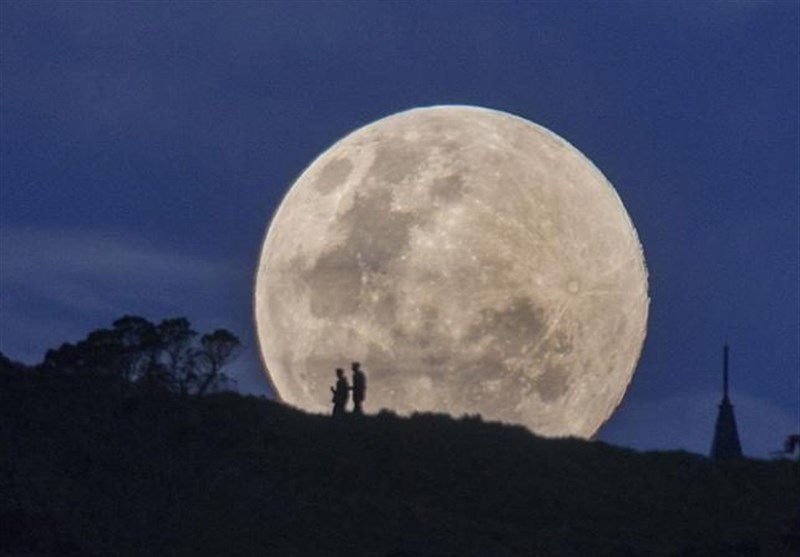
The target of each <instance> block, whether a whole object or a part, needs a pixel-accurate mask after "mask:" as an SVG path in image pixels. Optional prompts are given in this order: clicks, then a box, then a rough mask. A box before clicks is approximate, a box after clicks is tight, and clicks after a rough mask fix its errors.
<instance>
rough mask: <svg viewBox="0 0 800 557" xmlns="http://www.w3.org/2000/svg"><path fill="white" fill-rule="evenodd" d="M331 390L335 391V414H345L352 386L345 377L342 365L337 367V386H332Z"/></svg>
mask: <svg viewBox="0 0 800 557" xmlns="http://www.w3.org/2000/svg"><path fill="white" fill-rule="evenodd" d="M331 392H332V393H333V401H332V402H333V415H334V416H343V415H344V413H345V407H347V399H348V398H349V396H350V386H349V385H348V384H347V379H345V377H344V370H343V369H342V368H340V367H338V368H336V387H331Z"/></svg>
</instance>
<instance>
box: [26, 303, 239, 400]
mask: <svg viewBox="0 0 800 557" xmlns="http://www.w3.org/2000/svg"><path fill="white" fill-rule="evenodd" d="M240 348H241V343H240V342H239V339H238V338H237V337H236V335H234V334H233V333H231V332H230V331H228V330H226V329H217V330H215V331H214V332H212V333H208V334H205V335H203V336H202V337H199V340H198V333H197V331H195V330H194V329H192V326H191V324H190V322H189V320H188V319H186V318H185V317H178V318H172V319H164V320H162V321H161V322H160V323H159V324H158V325H155V324H153V323H152V322H151V321H149V320H147V319H145V318H144V317H140V316H136V315H125V316H123V317H121V318H119V319H117V320H116V321H114V323H113V324H112V327H111V328H110V329H106V328H104V329H97V330H95V331H92V332H90V333H89V334H88V335H87V336H86V338H85V339H84V340H81V341H79V342H77V343H75V344H72V343H64V344H62V345H61V346H60V347H59V348H57V349H53V350H48V351H47V353H46V354H45V357H44V360H43V361H42V363H41V364H39V366H37V367H38V369H39V370H40V371H42V372H45V373H57V374H60V375H89V376H96V377H98V378H101V377H102V378H105V379H108V380H111V381H113V382H117V383H118V385H119V389H120V392H125V391H127V389H128V387H129V386H130V385H133V384H136V385H138V387H139V389H138V390H139V391H141V392H144V393H150V394H153V393H156V392H166V391H171V392H176V393H178V394H180V395H189V394H200V395H202V394H206V393H209V392H212V391H215V390H219V389H220V388H222V387H225V386H226V385H229V384H230V383H231V380H230V379H229V378H228V377H227V376H226V375H225V374H224V373H223V372H222V369H223V367H224V366H225V365H227V364H229V363H230V362H232V361H233V360H234V359H235V358H236V356H238V353H239V349H240Z"/></svg>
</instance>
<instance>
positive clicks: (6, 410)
mask: <svg viewBox="0 0 800 557" xmlns="http://www.w3.org/2000/svg"><path fill="white" fill-rule="evenodd" d="M0 424H2V425H0V431H1V432H2V435H1V436H0V443H2V445H1V446H0V454H2V458H0V494H2V497H0V525H1V526H0V528H1V529H2V535H1V536H0V540H2V541H0V554H2V555H40V556H55V555H59V556H69V555H71V556H73V557H78V556H106V555H116V556H120V557H126V556H175V557H178V556H184V555H185V556H201V555H208V556H217V555H220V556H222V555H224V556H243V557H244V556H268V555H269V556H275V555H297V556H315V555H320V556H337V555H343V556H344V555H347V556H358V555H364V556H367V555H369V556H387V557H388V556H394V557H422V556H431V557H432V556H445V555H446V556H456V555H459V556H461V555H463V556H506V555H509V556H510V555H525V556H528V555H530V556H551V555H552V556H572V555H575V556H578V555H580V556H586V555H601V556H602V555H608V556H611V555H623V556H632V555H642V556H644V555H648V556H678V555H681V556H689V555H693V556H701V555H709V556H710V555H763V556H772V555H776V556H780V555H786V556H789V555H793V554H794V551H796V549H797V546H796V545H795V546H794V547H793V546H792V544H797V543H798V529H797V528H798V525H797V523H796V520H797V518H798V515H797V514H796V513H797V512H798V501H799V500H800V467H799V466H798V464H797V463H792V462H788V461H780V462H763V461H754V460H747V459H744V460H740V461H735V462H729V463H724V464H717V463H713V462H710V461H709V460H707V459H705V458H703V457H700V456H697V455H692V454H688V453H683V452H664V453H643V454H640V453H636V452H634V451H631V450H625V449H620V448H615V447H611V446H608V445H604V444H602V443H597V442H585V441H580V440H574V439H564V440H547V439H542V438H538V437H536V436H534V435H532V434H530V433H529V432H527V431H526V430H525V429H523V428H520V427H512V426H504V425H499V424H492V423H484V422H482V421H481V420H480V418H478V417H465V418H462V419H458V420H456V419H452V418H449V417H446V416H440V415H416V416H412V417H410V418H400V417H397V416H394V415H392V414H390V413H387V412H383V413H379V414H378V415H375V416H365V417H363V418H356V417H347V418H346V419H343V420H333V419H331V418H329V417H327V416H315V415H308V414H305V413H302V412H299V411H296V410H293V409H290V408H287V407H285V406H282V405H280V404H278V403H275V402H272V401H269V400H265V399H258V398H254V397H247V396H241V395H238V394H235V393H217V394H208V393H203V394H202V395H201V393H199V392H196V393H194V394H191V393H183V394H182V393H181V391H176V390H171V389H163V390H147V389H144V390H143V389H134V388H130V389H120V388H119V386H118V384H117V383H116V380H111V379H109V377H108V375H107V374H106V375H103V374H101V375H97V374H91V373H67V372H62V371H59V370H58V369H55V368H46V369H44V368H38V369H26V368H25V367H24V366H21V365H19V364H14V363H13V362H11V361H9V360H8V359H5V358H0ZM793 521H794V522H793Z"/></svg>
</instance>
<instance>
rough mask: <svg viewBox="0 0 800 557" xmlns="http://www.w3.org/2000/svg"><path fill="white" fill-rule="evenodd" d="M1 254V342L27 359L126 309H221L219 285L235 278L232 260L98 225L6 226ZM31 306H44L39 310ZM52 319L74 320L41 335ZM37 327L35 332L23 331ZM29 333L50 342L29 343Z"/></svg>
mask: <svg viewBox="0 0 800 557" xmlns="http://www.w3.org/2000/svg"><path fill="white" fill-rule="evenodd" d="M0 259H2V261H3V265H2V268H0V277H1V278H0V280H1V281H2V284H3V290H2V292H1V293H0V308H2V312H0V330H2V332H3V334H2V338H3V347H2V349H3V350H8V352H9V355H10V356H11V357H19V358H20V359H23V360H26V361H31V359H36V358H39V357H40V356H41V354H42V352H43V351H44V350H45V349H47V348H51V347H53V346H54V345H57V343H60V342H62V341H64V340H70V339H73V340H74V336H75V335H76V334H81V333H86V332H88V331H89V330H90V329H91V328H94V327H98V326H105V325H108V324H109V323H110V322H111V321H113V320H114V319H116V318H117V317H119V316H121V315H123V314H125V313H137V312H138V313H142V314H145V315H148V316H152V315H156V316H157V317H156V318H161V317H167V316H171V315H173V314H176V313H180V312H181V311H185V308H187V307H194V308H196V307H202V308H203V310H204V313H205V314H206V315H213V314H214V313H215V312H217V313H222V314H224V313H227V311H228V307H226V306H227V303H228V302H229V301H228V300H225V299H221V296H220V291H224V290H225V283H230V282H231V281H233V280H234V279H235V272H234V271H233V269H235V266H233V265H226V264H224V263H221V262H216V261H207V260H202V259H197V258H191V257H187V256H185V255H181V254H175V253H169V252H165V251H163V250H159V249H156V248H154V247H152V246H147V245H142V244H140V243H138V242H136V241H135V240H131V239H127V238H121V237H115V236H111V235H105V234H103V233H98V232H93V233H89V232H83V231H73V230H55V229H54V230H47V229H33V228H14V227H6V226H4V227H3V228H2V229H0ZM37 307H43V308H44V307H46V308H48V309H47V310H43V311H42V312H41V314H39V315H38V317H37V316H35V308H37ZM53 309H55V310H56V311H55V312H53ZM32 310H33V311H34V313H33V314H32ZM190 317H191V316H190ZM52 322H55V323H57V324H60V325H56V327H55V329H56V330H59V331H61V330H63V331H66V330H68V329H69V326H68V325H67V324H68V323H71V324H72V325H73V326H75V327H74V328H72V330H71V331H70V333H71V334H69V335H68V336H62V337H58V336H55V335H54V334H46V335H44V338H42V334H41V333H42V331H43V330H44V331H47V330H50V329H51V327H52V325H51V323H52ZM37 327H38V328H39V330H38V331H37V334H36V335H28V334H26V333H30V332H33V331H32V330H31V329H35V328H37ZM54 332H55V331H54ZM31 338H37V340H39V341H40V342H41V341H45V342H46V343H49V344H47V345H39V346H32V345H31V344H30V340H29V339H31Z"/></svg>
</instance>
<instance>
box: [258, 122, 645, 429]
mask: <svg viewBox="0 0 800 557" xmlns="http://www.w3.org/2000/svg"><path fill="white" fill-rule="evenodd" d="M648 305H649V298H648V294H647V270H646V267H645V263H644V256H643V252H642V248H641V245H640V243H639V239H638V237H637V234H636V230H635V229H634V227H633V225H632V223H631V220H630V218H629V217H628V214H627V212H626V211H625V208H624V207H623V204H622V202H621V201H620V199H619V197H618V195H617V193H616V192H615V190H614V188H613V187H612V186H611V184H610V183H609V182H608V180H606V178H605V177H604V176H603V174H602V173H601V172H600V171H599V170H598V169H597V168H596V167H595V166H594V165H593V164H592V163H591V162H590V161H589V160H588V159H587V158H586V157H585V156H583V155H582V154H581V153H580V152H579V151H578V150H577V149H575V148H574V147H573V146H572V145H570V144H569V143H567V142H566V141H565V140H564V139H562V138H561V137H559V136H557V135H556V134H554V133H553V132H551V131H549V130H547V129H545V128H543V127H542V126H539V125H537V124H534V123H532V122H529V121H527V120H525V119H522V118H519V117H516V116H512V115H510V114H507V113H504V112H499V111H496V110H489V109H485V108H479V107H469V106H435V107H429V108H418V109H413V110H408V111H405V112H400V113H398V114H394V115H392V116H388V117H386V118H383V119H381V120H378V121H376V122H374V123H372V124H370V125H367V126H365V127H363V128H361V129H358V130H356V131H354V132H353V133H351V134H350V135H348V136H346V137H345V138H343V139H341V140H340V141H338V142H337V143H336V144H334V145H333V146H332V147H330V148H329V149H328V150H327V151H325V152H324V153H323V154H322V155H320V156H319V157H318V158H317V159H316V160H315V161H314V162H313V163H312V164H311V165H310V166H309V167H308V168H307V169H306V170H305V171H304V172H303V174H302V175H301V176H300V177H299V178H298V179H297V181H296V182H295V183H294V185H293V186H292V187H291V189H290V190H289V192H288V193H287V194H286V196H285V198H284V200H283V202H282V203H281V205H280V207H279V209H278V210H277V212H276V213H275V215H274V217H273V219H272V222H271V224H270V226H269V229H268V232H267V236H266V239H265V241H264V245H263V249H262V253H261V259H260V262H259V267H258V272H257V277H256V285H255V318H256V326H257V330H258V338H259V344H260V347H261V352H262V356H263V360H264V363H265V365H266V367H267V370H268V372H267V373H268V375H269V378H270V379H271V382H272V384H273V386H274V388H275V390H276V391H277V394H278V396H279V397H280V398H281V400H283V401H284V402H287V403H289V404H292V405H294V406H297V407H300V408H303V409H305V410H309V411H318V412H323V411H324V412H328V411H330V408H331V404H330V402H331V392H330V389H329V387H330V386H331V385H333V383H334V382H335V375H334V370H335V368H337V367H343V368H345V369H349V364H350V362H351V361H359V362H361V363H362V367H363V369H364V370H365V371H366V374H367V380H368V389H367V399H366V402H365V410H366V412H367V413H370V412H373V413H374V412H377V411H379V410H381V409H384V408H385V409H388V410H391V411H394V412H396V413H399V414H410V413H412V412H415V411H420V412H422V411H433V412H445V413H449V414H451V415H454V416H461V415H464V414H468V415H475V414H480V415H482V416H483V418H485V419H488V420H493V421H502V422H507V423H515V424H522V425H524V426H526V427H528V428H529V429H530V430H532V431H533V432H535V433H537V434H540V435H545V436H550V437H553V436H579V437H587V438H588V437H592V436H593V435H594V434H595V433H596V432H597V430H598V429H599V428H600V426H601V425H602V424H603V423H604V422H605V421H606V420H607V419H608V417H609V416H610V415H611V413H612V412H613V411H614V409H615V408H616V407H617V405H618V404H619V403H620V401H621V399H622V396H623V395H624V393H625V390H626V389H627V386H628V384H629V383H630V380H631V377H632V375H633V372H634V370H635V368H636V363H637V361H638V359H639V355H640V353H641V349H642V344H643V342H644V337H645V332H646V328H647V313H648Z"/></svg>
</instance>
